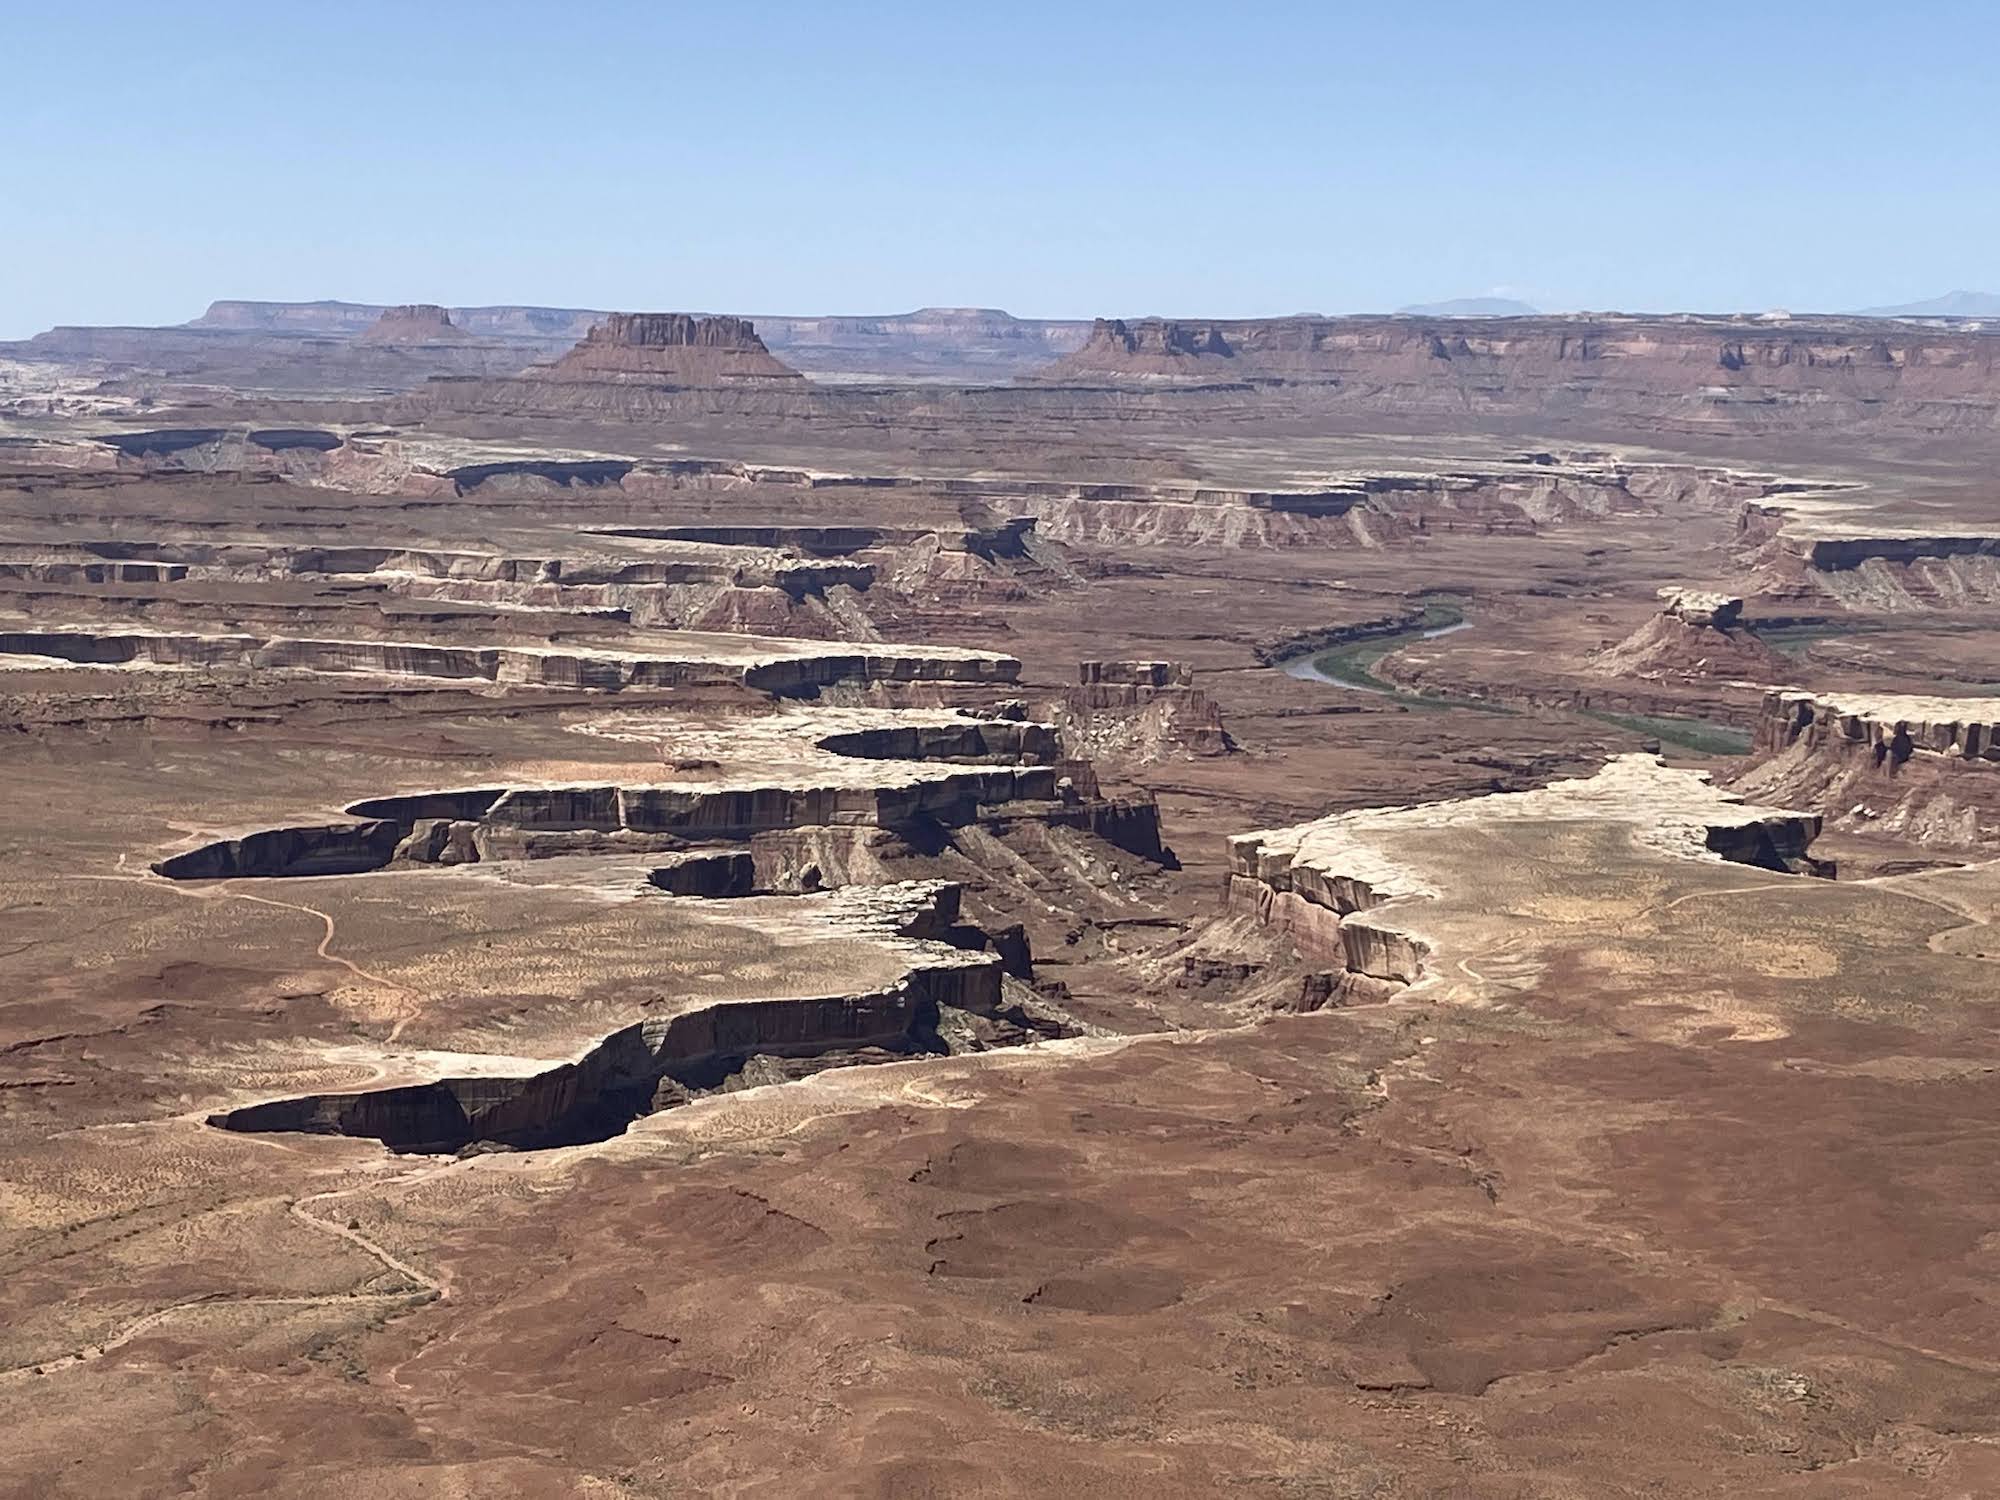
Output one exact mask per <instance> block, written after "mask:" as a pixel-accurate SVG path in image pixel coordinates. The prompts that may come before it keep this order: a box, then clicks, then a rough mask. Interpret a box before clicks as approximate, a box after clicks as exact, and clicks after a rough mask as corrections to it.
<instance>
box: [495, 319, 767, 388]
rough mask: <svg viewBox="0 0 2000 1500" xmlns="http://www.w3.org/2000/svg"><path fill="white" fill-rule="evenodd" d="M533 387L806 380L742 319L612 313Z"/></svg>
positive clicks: (540, 373) (533, 375)
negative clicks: (576, 383) (578, 383)
mask: <svg viewBox="0 0 2000 1500" xmlns="http://www.w3.org/2000/svg"><path fill="white" fill-rule="evenodd" d="M524 378H526V379H528V380H531V381H532V380H537V379H541V380H550V381H558V382H560V381H586V382H588V381H611V382H623V381H633V382H638V383H641V384H646V383H656V384H665V385H672V386H703V385H735V384H743V383H755V382H771V381H801V380H803V379H804V377H803V376H801V375H800V374H799V372H798V371H796V370H794V369H792V368H791V367H790V366H788V365H786V364H783V363H781V362H780V361H779V360H777V359H776V358H774V357H773V356H772V354H771V351H770V350H769V349H767V348H765V347H764V341H763V340H762V339H760V338H758V337H757V330H756V329H755V328H754V327H753V326H752V325H751V324H750V323H749V322H747V321H746V320H744V319H742V318H697V317H692V316H690V315H688V314H687V313H613V314H612V315H611V316H610V317H608V318H606V319H605V320H604V321H603V322H602V323H599V324H597V325H596V326H594V327H593V328H592V329H591V330H590V332H589V333H587V334H585V335H584V338H583V341H582V342H581V343H579V344H578V345H577V346H576V347H575V348H574V349H572V350H571V351H570V352H569V353H568V354H565V355H564V356H563V357H562V358H561V359H559V360H557V361H556V362H555V363H554V364H553V365H551V366H549V367H548V368H547V369H545V370H543V369H537V370H534V371H530V372H529V374H528V375H527V376H526V377H524Z"/></svg>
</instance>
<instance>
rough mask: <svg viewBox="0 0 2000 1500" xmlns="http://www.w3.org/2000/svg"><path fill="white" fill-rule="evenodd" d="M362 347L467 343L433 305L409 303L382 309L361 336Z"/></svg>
mask: <svg viewBox="0 0 2000 1500" xmlns="http://www.w3.org/2000/svg"><path fill="white" fill-rule="evenodd" d="M360 341H361V342H362V343H364V344H452V343H465V342H470V338H469V335H467V334H466V333H465V332H464V331H463V330H462V329H460V328H458V327H456V326H454V325H453V323H452V321H451V314H450V313H448V312H446V311H445V310H444V309H443V308H442V307H439V306H438V305H437V304H436V303H435V302H409V303H405V304H404V305H403V306H401V307H391V308H386V309H384V311H383V313H382V316H381V317H379V318H377V319H376V320H375V321H374V322H373V323H372V324H370V325H369V327H368V328H367V330H366V331H364V332H363V333H362V335H361V340H360Z"/></svg>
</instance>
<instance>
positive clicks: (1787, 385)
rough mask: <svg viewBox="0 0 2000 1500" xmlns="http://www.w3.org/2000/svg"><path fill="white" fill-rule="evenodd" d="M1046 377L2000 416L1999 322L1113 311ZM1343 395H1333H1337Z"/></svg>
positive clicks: (1504, 403) (1646, 412)
mask: <svg viewBox="0 0 2000 1500" xmlns="http://www.w3.org/2000/svg"><path fill="white" fill-rule="evenodd" d="M1037 378H1038V379H1040V380H1042V381H1045V382H1052V383H1056V384H1069V385H1105V384H1110V385H1117V384H1121V383H1129V384H1140V385H1144V384H1148V383H1159V382H1161V381H1171V382H1191V383H1202V384H1213V383H1242V384H1247V385H1251V386H1265V387H1269V386H1309V387H1320V388H1322V389H1320V390H1318V392H1317V393H1316V394H1315V395H1313V396H1312V398H1311V399H1312V402H1313V403H1314V404H1315V405H1318V406H1326V405H1334V406H1341V407H1353V408H1358V409H1363V410H1383V411H1388V410H1394V411H1397V412H1400V413H1403V414H1405V415H1407V414H1409V413H1412V412H1425V411H1432V412H1440V413H1441V412H1452V413H1455V414H1458V415H1460V416H1461V417H1463V416H1464V415H1467V414H1472V415H1477V414H1480V413H1492V414H1496V415H1500V414H1515V415H1532V416H1541V417H1563V416H1570V415H1602V416H1607V417H1612V416H1615V417H1621V418H1626V419H1630V420H1637V421H1644V422H1649V423H1654V424H1660V425H1664V426H1667V427H1672V428H1692V429H1716V428H1749V429H1766V428H1769V429H1783V428H1793V427H1798V428H1815V429H1818V428H1826V429H1837V428H1839V427H1842V426H1846V425H1851V424H1854V423H1856V422H1861V423H1867V424H1872V425H1882V424H1888V425H1894V426H1897V427H1901V428H1912V429H1922V430H1945V429H1955V428H1992V427H1994V426H2000V333H1988V332H1983V331H1977V330H1974V331H1963V330H1937V329H1929V328H1919V327H1904V326H1897V327H1893V328H1885V327H1884V326H1883V325H1882V324H1880V323H1879V322H1870V321H1865V320H1859V319H1841V318H1813V319H1788V320H1779V321H1771V320H1764V319H1744V318H1700V317H1673V318H1642V317H1623V316H1577V317H1562V318H1554V317H1547V318H1505V319H1490V318H1482V319H1437V318H1421V317H1409V318H1405V317H1393V318H1391V317H1357V318H1269V319H1249V320H1242V321H1228V322H1204V323H1191V322H1176V321H1170V320H1163V319H1145V320H1142V321H1139V322H1133V323H1127V322H1123V321H1120V320H1117V319H1102V320H1100V321H1099V322H1098V324H1097V325H1096V327H1095V328H1094V329H1093V331H1092V334H1091V338H1090V340H1089V342H1088V343H1086V344H1085V345H1084V347H1083V348H1082V349H1080V350H1079V351H1077V353H1075V354H1073V355H1071V356H1069V357H1068V358H1066V359H1063V360H1061V361H1059V362H1057V363H1056V364H1055V365H1053V366H1051V367H1050V368H1049V369H1048V370H1046V371H1044V372H1043V373H1042V374H1041V375H1040V376H1039V377H1037ZM1324 388H1331V389H1324Z"/></svg>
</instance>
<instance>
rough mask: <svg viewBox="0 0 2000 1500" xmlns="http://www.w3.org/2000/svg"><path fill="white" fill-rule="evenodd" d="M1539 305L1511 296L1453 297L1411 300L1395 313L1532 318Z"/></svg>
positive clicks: (1401, 315) (1408, 316) (1434, 315)
mask: <svg viewBox="0 0 2000 1500" xmlns="http://www.w3.org/2000/svg"><path fill="white" fill-rule="evenodd" d="M1540 312H1541V309H1540V308H1539V307H1531V306H1529V305H1528V304H1527V303H1525V302H1518V301H1516V300H1515V299H1514V298H1512V297H1453V298H1451V299H1450V300H1449V301H1445V302H1413V303H1411V304H1410V305H1409V306H1408V307H1399V308H1397V309H1396V313H1397V315H1398V316H1399V317H1406V318H1532V317H1535V316H1537V315H1539V314H1540Z"/></svg>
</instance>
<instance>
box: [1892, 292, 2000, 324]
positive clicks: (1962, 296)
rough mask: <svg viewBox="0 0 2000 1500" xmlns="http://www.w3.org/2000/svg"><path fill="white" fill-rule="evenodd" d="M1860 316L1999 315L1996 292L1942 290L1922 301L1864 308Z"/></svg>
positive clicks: (1994, 316)
mask: <svg viewBox="0 0 2000 1500" xmlns="http://www.w3.org/2000/svg"><path fill="white" fill-rule="evenodd" d="M1859 316H1861V317H1864V318H2000V293H1995V292H1966V291H1958V292H1946V293H1945V294H1944V295H1943V296H1942V297H1932V298H1930V299H1929V300H1928V301H1924V302H1903V303H1899V304H1897V305H1896V306H1894V307H1864V308H1862V309H1861V312H1860V314H1859Z"/></svg>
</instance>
